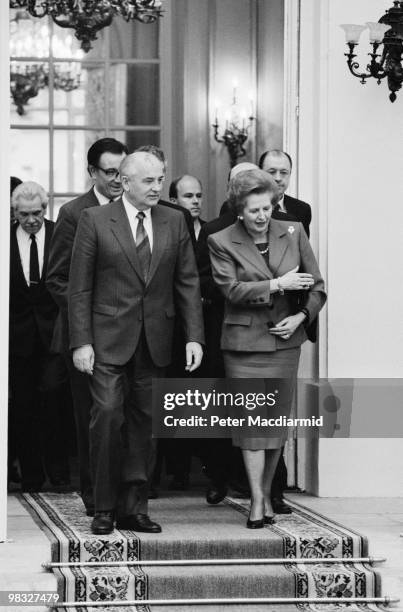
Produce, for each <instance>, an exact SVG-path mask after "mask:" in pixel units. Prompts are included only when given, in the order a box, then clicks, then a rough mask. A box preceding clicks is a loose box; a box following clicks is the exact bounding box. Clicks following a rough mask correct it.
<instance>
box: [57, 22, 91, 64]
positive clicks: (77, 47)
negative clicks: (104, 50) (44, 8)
mask: <svg viewBox="0 0 403 612" xmlns="http://www.w3.org/2000/svg"><path fill="white" fill-rule="evenodd" d="M52 30H53V33H52V53H53V57H55V58H63V59H70V58H72V59H73V58H75V59H82V58H83V57H84V56H85V55H86V54H85V52H84V51H83V50H82V49H81V42H80V41H79V40H78V39H77V38H76V37H75V32H74V30H73V29H72V28H67V29H63V28H60V27H59V26H58V25H56V24H53V25H52ZM100 45H102V42H101V43H100ZM100 45H99V42H98V41H95V42H94V45H93V46H94V47H95V46H97V48H98V51H100V50H101V49H100V48H99V46H100Z"/></svg>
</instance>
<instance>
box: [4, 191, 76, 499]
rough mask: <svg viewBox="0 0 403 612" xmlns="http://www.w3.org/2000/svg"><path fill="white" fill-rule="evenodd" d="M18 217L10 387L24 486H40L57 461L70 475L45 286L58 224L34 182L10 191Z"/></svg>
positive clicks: (52, 306)
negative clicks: (50, 217)
mask: <svg viewBox="0 0 403 612" xmlns="http://www.w3.org/2000/svg"><path fill="white" fill-rule="evenodd" d="M12 204H13V209H14V216H15V220H16V223H15V224H14V225H12V226H11V242H10V322H9V325H10V330H9V354H10V390H11V396H12V407H11V413H12V422H13V423H14V424H15V432H16V438H17V455H18V458H19V461H20V467H21V476H22V490H23V491H39V490H40V489H41V487H42V485H43V484H44V482H45V480H46V475H45V471H44V464H45V467H46V471H47V473H48V475H49V476H50V478H52V474H53V473H54V470H55V468H56V463H57V464H58V466H57V467H60V468H61V467H62V464H64V465H63V469H64V472H65V473H64V476H65V478H66V479H67V478H68V463H67V461H68V458H67V448H66V445H65V442H66V436H65V435H63V433H62V428H63V423H62V419H63V416H64V415H63V409H62V407H63V406H64V403H63V392H62V389H61V388H60V387H59V386H58V385H57V384H56V382H57V381H54V380H52V379H51V378H52V377H51V374H50V373H51V371H52V369H53V367H54V363H53V362H54V358H55V356H54V355H52V354H51V352H50V345H51V340H52V335H53V329H54V323H55V319H56V315H57V310H58V308H57V305H56V303H55V302H54V300H53V299H52V297H51V295H50V293H49V292H48V291H47V289H46V286H45V276H46V268H47V262H48V256H49V244H50V239H51V236H52V232H53V226H54V224H53V223H52V222H51V221H47V220H45V211H46V206H47V196H46V192H45V190H44V189H43V188H42V187H41V186H40V185H38V184H37V183H34V182H31V181H29V182H25V183H21V184H20V185H18V186H17V187H16V188H15V190H14V192H13V196H12Z"/></svg>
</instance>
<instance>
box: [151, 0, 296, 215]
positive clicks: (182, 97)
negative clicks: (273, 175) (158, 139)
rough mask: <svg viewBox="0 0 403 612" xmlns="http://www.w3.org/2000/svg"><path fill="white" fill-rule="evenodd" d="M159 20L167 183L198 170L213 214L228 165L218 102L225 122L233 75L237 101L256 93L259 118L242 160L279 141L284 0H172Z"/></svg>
mask: <svg viewBox="0 0 403 612" xmlns="http://www.w3.org/2000/svg"><path fill="white" fill-rule="evenodd" d="M168 10H169V12H170V15H169V16H168ZM167 18H168V20H167ZM164 20H165V23H163V24H162V27H163V32H164V30H165V34H163V48H162V66H161V69H162V80H164V82H165V85H164V89H163V92H162V126H163V130H164V124H165V123H166V122H170V123H172V134H171V138H168V137H166V138H164V131H163V137H162V144H163V146H167V147H169V144H168V142H169V140H170V142H171V143H172V150H171V158H170V164H169V176H168V183H169V181H170V180H171V179H172V178H173V177H175V176H177V175H178V174H182V173H183V172H189V173H191V174H194V175H195V176H197V177H199V178H200V179H201V181H202V183H203V187H204V211H203V217H204V218H205V219H211V218H213V217H215V216H217V214H218V211H219V208H220V206H221V204H222V202H223V201H224V200H225V192H226V184H227V177H228V173H229V170H230V160H229V156H228V152H227V150H226V148H225V147H224V145H222V144H220V143H217V142H216V141H215V140H214V137H213V129H212V124H213V123H214V117H215V106H216V105H215V101H216V100H219V101H220V105H221V110H220V115H221V117H220V123H221V124H223V123H225V121H224V107H226V108H228V107H229V106H230V104H231V100H232V93H233V81H234V79H236V80H237V81H238V88H237V93H238V97H239V103H240V107H241V108H242V107H245V108H246V109H247V110H249V109H250V103H249V101H248V93H249V92H253V94H254V108H255V112H254V114H255V115H256V121H255V122H254V124H253V128H252V130H251V132H250V138H249V140H248V143H247V147H246V148H247V155H246V156H245V158H243V159H244V160H248V161H253V162H255V161H256V160H257V156H258V154H259V153H260V152H261V151H262V150H263V149H265V148H268V147H269V146H270V147H271V146H281V145H282V131H283V115H282V109H283V20H284V11H283V0H270V1H268V0H205V1H204V2H200V0H169V4H168V5H167V15H166V16H165V17H164ZM164 20H163V21H164ZM169 20H171V21H169ZM168 28H172V33H171V36H170V37H169V36H168V35H167V30H168ZM164 41H165V42H164ZM164 45H165V46H164ZM167 45H170V48H169V49H168V48H167ZM169 59H171V64H170V65H168V61H169ZM166 72H167V73H168V74H169V75H170V79H169V81H170V82H168V79H167V76H166V74H165V76H164V73H166ZM257 84H259V86H257ZM169 113H170V114H169ZM165 143H166V145H165ZM239 161H242V159H240V160H239ZM165 195H166V194H165Z"/></svg>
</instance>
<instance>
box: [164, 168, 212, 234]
mask: <svg viewBox="0 0 403 612" xmlns="http://www.w3.org/2000/svg"><path fill="white" fill-rule="evenodd" d="M169 199H170V201H171V202H173V203H174V204H179V206H182V207H183V208H184V209H185V210H188V211H189V213H190V215H191V217H192V220H193V228H194V233H195V237H196V240H197V239H198V237H199V233H200V229H201V226H202V225H204V223H205V221H203V219H201V217H200V213H201V209H202V205H203V187H202V184H201V182H200V181H199V179H198V178H197V177H196V176H192V175H190V174H182V175H181V176H178V177H176V179H174V180H173V181H172V183H171V184H170V186H169Z"/></svg>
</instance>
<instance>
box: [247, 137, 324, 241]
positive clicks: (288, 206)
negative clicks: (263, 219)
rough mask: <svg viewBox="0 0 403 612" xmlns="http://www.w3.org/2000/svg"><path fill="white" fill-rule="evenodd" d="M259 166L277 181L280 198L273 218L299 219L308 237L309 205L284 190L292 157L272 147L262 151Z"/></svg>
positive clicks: (287, 182)
mask: <svg viewBox="0 0 403 612" xmlns="http://www.w3.org/2000/svg"><path fill="white" fill-rule="evenodd" d="M259 168H261V169H262V170H264V171H265V172H267V173H268V174H270V176H272V177H273V178H274V180H275V181H276V183H277V187H278V190H279V196H280V200H279V202H278V204H277V209H276V210H275V216H274V217H273V219H279V220H280V221H281V220H284V221H300V222H301V223H302V225H303V226H304V229H305V231H306V234H307V236H308V238H309V225H310V223H311V219H312V212H311V207H310V206H309V204H307V203H306V202H303V201H302V200H298V199H297V198H292V197H291V196H289V195H287V194H286V193H285V192H286V191H287V189H288V185H289V184H290V178H291V171H292V159H291V157H290V155H288V153H286V152H285V151H281V150H280V149H272V150H269V151H265V152H264V153H262V155H261V156H260V159H259Z"/></svg>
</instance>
